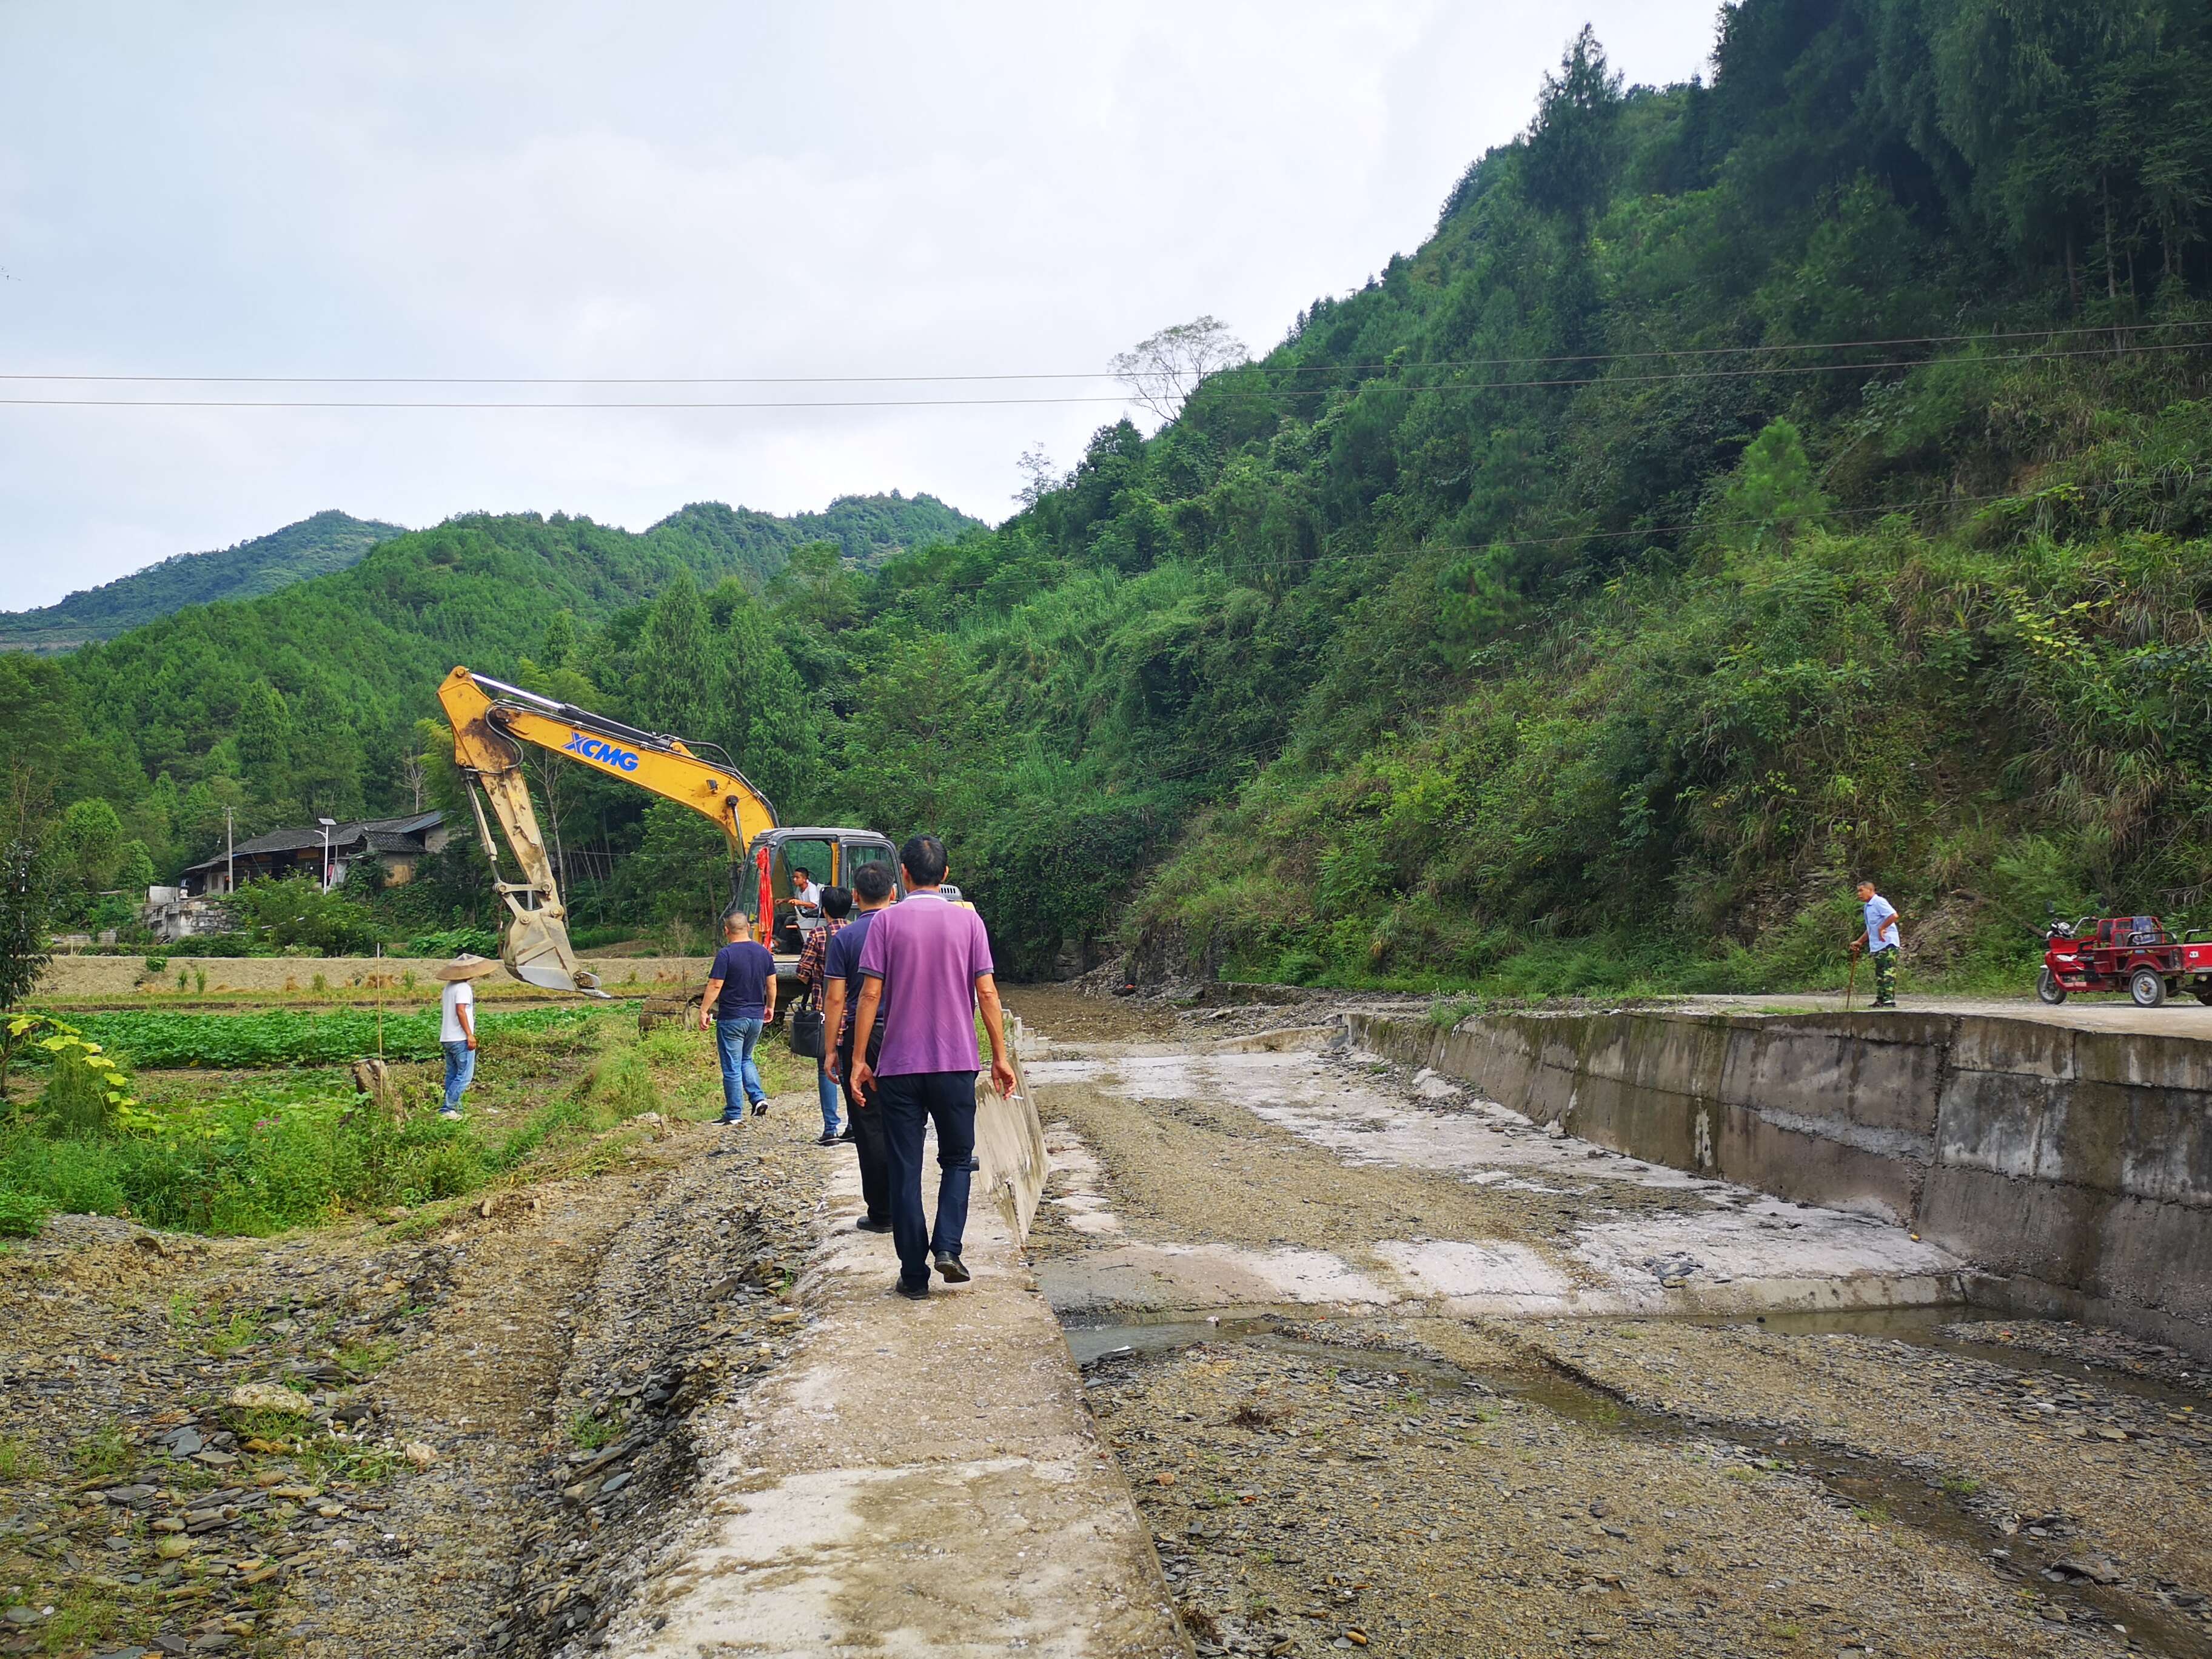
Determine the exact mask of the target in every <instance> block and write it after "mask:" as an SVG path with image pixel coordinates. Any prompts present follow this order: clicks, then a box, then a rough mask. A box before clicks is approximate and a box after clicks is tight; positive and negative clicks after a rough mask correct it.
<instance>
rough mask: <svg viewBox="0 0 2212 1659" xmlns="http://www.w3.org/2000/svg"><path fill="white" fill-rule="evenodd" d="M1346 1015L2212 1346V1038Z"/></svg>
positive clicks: (2011, 1298)
mask: <svg viewBox="0 0 2212 1659" xmlns="http://www.w3.org/2000/svg"><path fill="white" fill-rule="evenodd" d="M1351 1024H1352V1038H1353V1040H1354V1041H1355V1042H1357V1043H1358V1044H1359V1045H1360V1046H1361V1047H1363V1048H1369V1049H1371V1050H1373V1051H1374V1052H1376V1053H1378V1054H1383V1055H1385V1056H1387V1057H1389V1058H1390V1059H1393V1060H1400V1061H1402V1062H1404V1063H1406V1064H1408V1065H1413V1066H1430V1067H1432V1068H1434V1069H1435V1070H1436V1071H1437V1072H1438V1073H1443V1074H1444V1075H1446V1076H1448V1077H1452V1078H1455V1079H1460V1080H1461V1081H1463V1082H1465V1083H1467V1084H1468V1085H1472V1086H1473V1087H1474V1089H1475V1090H1476V1091H1478V1092H1479V1093H1480V1094H1482V1095H1484V1096H1485V1097H1488V1098H1490V1099H1492V1100H1495V1101H1497V1102H1498V1103H1500V1104H1502V1105H1504V1106H1509V1107H1510V1108H1512V1109H1514V1110H1516V1111H1517V1112H1522V1113H1524V1114H1526V1115H1528V1116H1529V1117H1531V1118H1533V1119H1534V1120H1536V1121H1539V1122H1543V1123H1558V1124H1559V1125H1560V1126H1561V1127H1563V1128H1565V1129H1566V1130H1568V1131H1569V1132H1570V1133H1574V1134H1577V1135H1579V1136H1581V1137H1583V1139H1587V1140H1591V1141H1595V1142H1596V1143H1597V1144H1599V1145H1600V1146H1609V1147H1613V1148H1614V1149H1616V1150H1618V1151H1620V1152H1626V1153H1628V1154H1629V1155H1630V1156H1632V1157H1635V1158H1645V1159H1648V1160H1650V1162H1652V1163H1655V1164H1669V1165H1671V1166H1673V1167H1674V1168H1676V1169H1681V1170H1697V1171H1701V1172H1704V1173H1706V1174H1710V1175H1714V1176H1725V1177H1727V1178H1728V1179H1729V1180H1732V1181H1739V1182H1743V1183H1745V1184H1746V1185H1748V1186H1752V1187H1756V1188H1759V1189H1761V1190H1762V1191H1765V1192H1768V1193H1771V1194H1776V1195H1777V1196H1778V1197H1783V1198H1790V1199H1796V1200H1801V1201H1802V1202H1805V1203H1809V1204H1822V1205H1828V1206H1835V1207H1839V1208H1844V1209H1849V1210H1857V1211H1861V1212H1870V1213H1875V1214H1879V1215H1882V1216H1885V1217H1887V1218H1891V1219H1893V1220H1896V1221H1899V1222H1902V1223H1905V1224H1907V1225H1911V1227H1912V1228H1913V1229H1914V1230H1915V1231H1917V1232H1919V1233H1920V1234H1922V1235H1923V1237H1926V1238H1928V1239H1929V1240H1930V1241H1932V1242H1934V1243H1938V1244H1941V1245H1943V1246H1944V1247H1946V1248H1947V1249H1952V1250H1954V1251H1956V1252H1958V1253H1959V1254H1960V1255H1964V1256H1966V1258H1967V1259H1969V1260H1970V1261H1973V1262H1975V1263H1976V1264H1977V1265H1978V1267H1980V1268H1981V1270H1982V1275H1983V1276H1982V1277H1981V1278H1980V1279H1978V1280H1977V1295H1978V1297H1985V1298H1987V1299H1988V1300H1990V1302H1992V1303H1995V1304H1998V1305H2002V1306H2004V1307H2007V1308H2009V1309H2013V1310H2016V1311H2020V1312H2022V1313H2035V1314H2043V1315H2049V1316H2057V1317H2064V1318H2085V1319H2093V1320H2097V1321H2100V1322H2106V1323H2110V1324H2113V1325H2117V1326H2119V1327H2120V1328H2124V1329H2126V1330H2129V1331H2132V1332H2134V1333H2136V1334H2139V1335H2143V1336H2148V1337H2150V1338H2153V1339H2154V1340H2160V1341H2166V1342H2172V1343H2174V1344H2176V1345H2177V1346H2182V1347H2185V1348H2188V1349H2190V1350H2191V1351H2192V1352H2197V1353H2201V1354H2206V1355H2212V1042H2202V1041H2199V1040H2197V1039H2194V1038H2190V1037H2175V1036H2143V1035H2140V1034H2132V1033H2123V1032H2107V1031H2087V1030H2071V1029H2069V1028H2067V1027H2065V1026H2063V1025H2053V1024H2041V1023H2038V1022H2034V1021H2030V1020H2024V1019H2008V1018H2002V1017H1997V1016H1990V1015H1983V1014H1916V1013H1882V1014H1871V1013H1868V1014H1802V1015H1784V1016H1774V1015H1756V1014H1697V1013H1676V1012H1636V1013H1612V1014H1504V1015H1495V1016H1490V1017H1486V1018H1477V1019H1472V1020H1468V1021H1466V1022H1464V1023H1462V1024H1461V1025H1459V1026H1458V1027H1457V1028H1455V1029H1453V1030H1443V1029H1442V1028H1440V1027H1438V1026H1437V1025H1436V1024H1433V1023H1432V1022H1429V1021H1425V1020H1419V1019H1409V1018H1401V1017H1393V1016H1388V1015H1382V1014H1372V1013H1355V1014H1353V1015H1352V1016H1351Z"/></svg>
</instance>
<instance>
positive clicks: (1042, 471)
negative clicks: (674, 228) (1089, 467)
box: [1014, 443, 1063, 507]
mask: <svg viewBox="0 0 2212 1659" xmlns="http://www.w3.org/2000/svg"><path fill="white" fill-rule="evenodd" d="M1014 469H1015V471H1018V472H1019V473H1020V474H1021V475H1022V487H1021V488H1020V489H1017V490H1016V491H1015V492H1014V499H1015V500H1016V501H1019V502H1020V503H1021V504H1022V505H1023V507H1035V506H1036V504H1037V503H1038V502H1039V501H1042V500H1043V499H1044V498H1045V497H1046V496H1047V495H1050V494H1051V493H1052V492H1053V491H1054V490H1055V489H1059V488H1060V484H1061V483H1062V482H1063V480H1062V479H1061V477H1060V469H1059V467H1057V466H1056V465H1054V464H1053V459H1052V457H1051V456H1050V455H1048V454H1047V453H1045V447H1044V446H1043V445H1042V444H1041V443H1036V444H1031V445H1030V447H1028V448H1027V449H1024V451H1022V453H1021V457H1020V459H1018V460H1016V461H1015V463H1014Z"/></svg>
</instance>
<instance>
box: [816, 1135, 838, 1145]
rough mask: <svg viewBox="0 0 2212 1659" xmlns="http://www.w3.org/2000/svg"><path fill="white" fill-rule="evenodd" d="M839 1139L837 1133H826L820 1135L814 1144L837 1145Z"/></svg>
mask: <svg viewBox="0 0 2212 1659" xmlns="http://www.w3.org/2000/svg"><path fill="white" fill-rule="evenodd" d="M837 1139H838V1138H837V1137H836V1135H833V1134H824V1135H822V1136H820V1137H818V1138H817V1139H816V1140H815V1143H814V1144H815V1145H816V1146H836V1144H837Z"/></svg>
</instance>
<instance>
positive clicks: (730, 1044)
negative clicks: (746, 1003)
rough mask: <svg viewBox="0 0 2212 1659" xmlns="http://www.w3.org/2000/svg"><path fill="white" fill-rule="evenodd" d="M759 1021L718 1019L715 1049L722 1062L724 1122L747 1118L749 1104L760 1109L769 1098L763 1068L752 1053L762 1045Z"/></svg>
mask: <svg viewBox="0 0 2212 1659" xmlns="http://www.w3.org/2000/svg"><path fill="white" fill-rule="evenodd" d="M761 1025H762V1022H761V1021H759V1020H757V1019H718V1020H716V1021H715V1022H714V1048H715V1051H716V1053H718V1054H720V1056H721V1060H722V1121H723V1122H725V1123H727V1122H729V1121H731V1120H732V1119H734V1118H740V1117H743V1116H744V1115H745V1107H746V1105H747V1104H748V1103H750V1104H752V1105H756V1106H757V1105H758V1104H760V1103H761V1102H763V1101H764V1100H766V1099H767V1098H768V1091H767V1090H766V1089H763V1087H762V1086H761V1076H760V1067H759V1066H756V1065H754V1064H753V1049H754V1048H756V1047H757V1046H758V1044H759V1042H760V1034H761Z"/></svg>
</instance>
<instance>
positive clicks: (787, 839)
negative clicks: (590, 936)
mask: <svg viewBox="0 0 2212 1659" xmlns="http://www.w3.org/2000/svg"><path fill="white" fill-rule="evenodd" d="M438 701H439V702H441V703H442V704H443V705H444V706H445V710H446V718H447V720H448V721H449V722H451V724H452V726H453V760H454V762H455V763H456V764H457V765H459V767H460V769H461V771H462V773H463V775H465V776H466V777H467V778H468V779H469V781H470V782H471V786H472V787H471V789H470V791H469V804H470V805H471V806H472V807H474V808H475V809H476V815H477V831H478V833H479V834H480V835H481V836H483V848H484V854H485V856H486V857H487V858H488V859H489V860H491V862H492V866H493V879H494V882H495V884H496V886H497V888H498V890H499V895H500V897H501V899H503V900H504V901H505V902H506V904H507V911H508V920H507V932H506V935H505V938H504V940H503V942H502V944H501V950H500V955H501V958H502V959H503V960H504V961H505V962H506V963H507V970H508V971H509V972H510V973H512V974H513V975H514V976H515V977H516V978H517V979H519V980H522V981H525V982H526V983H528V984H532V985H542V986H544V987H547V988H548V989H550V990H556V991H585V992H592V993H597V992H599V980H598V978H597V977H596V976H595V975H592V974H590V973H587V972H586V971H585V969H584V967H583V964H582V963H580V962H579V961H578V960H577V959H576V952H575V950H574V947H573V946H572V945H570V944H569V942H568V906H567V905H566V904H565V903H563V902H562V897H561V887H560V883H559V881H558V879H557V878H556V874H555V872H554V868H553V860H552V857H551V855H550V854H549V853H548V852H547V851H546V848H545V838H544V836H543V835H542V834H541V833H540V832H539V829H538V813H537V810H536V809H535V808H534V807H533V806H532V805H531V800H530V791H529V788H528V787H527V786H526V784H525V782H524V781H523V775H522V753H523V750H522V745H523V744H532V745H534V746H536V747H537V748H539V749H542V750H546V751H547V752H548V753H550V754H554V755H558V756H559V757H561V758H562V759H563V760H568V761H573V762H574V763H576V764H578V765H580V766H587V767H590V768H591V769H592V770H594V771H598V772H603V773H605V774H606V775H608V776H610V777H614V778H619V779H621V780H622V781H623V782H625V783H634V784H635V785H636V786H637V787H639V788H641V789H647V790H650V791H652V792H653V793H654V794H656V795H659V796H662V797H664V798H665V799H669V800H672V801H675V802H677V803H678V804H679V805H684V806H688V807H690V809H691V810H692V811H695V812H697V813H699V814H700V815H701V816H702V817H708V818H711V819H713V820H714V823H716V824H717V825H718V826H720V829H721V831H722V834H723V836H724V837H725V838H726V840H727V841H728V842H729V847H730V858H731V862H732V889H733V890H732V900H733V902H735V903H736V904H737V905H738V907H739V908H742V909H743V910H744V912H745V914H746V915H747V916H748V917H749V919H750V921H751V924H752V927H753V929H754V932H755V934H756V936H757V938H758V939H760V941H761V943H762V944H763V945H767V946H768V947H769V949H770V950H772V951H775V954H776V965H777V968H778V969H779V971H780V974H781V975H783V976H789V975H791V974H792V972H793V969H795V968H796V967H797V965H798V959H799V951H800V949H801V948H802V947H803V945H804V944H805V935H806V933H809V932H811V931H812V929H813V928H814V927H818V926H819V925H820V922H821V919H820V917H819V916H818V915H814V914H813V913H811V911H809V910H808V909H807V908H806V907H805V906H804V905H803V904H801V903H800V902H799V901H798V899H797V897H796V896H795V889H794V886H793V872H796V871H799V870H802V869H803V870H805V871H806V872H808V873H809V874H810V875H811V876H812V877H813V878H815V879H816V880H817V882H819V883H820V884H822V885H823V886H830V885H834V884H845V885H850V884H851V881H852V876H853V873H854V872H855V871H857V870H858V869H859V867H860V866H861V865H863V864H872V863H881V864H884V865H887V866H890V871H891V874H892V878H893V881H894V883H895V884H896V883H897V878H898V860H897V856H896V853H895V851H894V850H893V848H892V847H891V843H890V840H889V839H888V838H887V837H885V836H880V835H878V834H876V833H875V832H874V831H873V830H869V829H841V828H823V827H819V826H810V827H806V828H793V829H787V828H784V827H782V826H781V825H779V824H778V823H777V822H776V817H775V806H774V805H771V804H770V802H769V799H768V797H767V796H766V795H763V793H761V792H760V791H759V790H758V789H757V788H755V787H753V786H752V785H751V784H750V782H748V781H746V779H745V776H744V774H743V773H742V772H740V771H738V769H737V768H736V766H735V765H733V764H732V763H731V761H730V759H729V757H727V756H726V755H724V754H723V753H722V752H721V751H720V749H718V748H716V747H715V746H714V744H703V743H696V744H687V743H686V742H684V739H682V738H676V737H671V736H668V735H666V734H665V733H661V732H646V731H641V730H640V729H639V728H638V727H636V726H628V725H625V724H623V722H622V721H620V720H610V719H608V718H607V717H606V716H605V715H604V714H593V713H592V711H591V710H589V709H587V708H577V707H576V706H575V705H574V703H566V702H556V701H554V700H553V699H552V698H550V697H541V696H538V695H537V694H536V693H535V692H532V691H526V690H523V689H522V688H521V687H520V686H517V685H509V684H506V683H505V682H504V681H501V680H495V679H492V678H489V677H488V676H486V675H483V674H477V673H472V672H471V671H470V670H468V669H466V668H456V669H454V670H453V672H452V673H450V674H448V675H447V676H446V678H445V681H444V683H443V684H441V685H440V686H439V688H438ZM701 750H709V751H711V753H702V752H700V751H701ZM486 803H489V805H490V807H491V813H492V817H495V818H497V819H498V820H499V826H500V828H501V829H502V830H504V831H505V832H506V839H507V846H508V847H509V848H511V849H512V850H513V854H514V858H515V862H516V863H517V864H518V865H519V866H520V868H521V872H522V879H521V880H520V881H508V880H507V879H505V878H503V877H502V876H501V875H500V873H499V870H498V846H499V843H498V842H496V841H495V839H494V838H493V836H492V833H491V825H490V824H489V823H487V822H486V820H485V817H484V806H485V805H486ZM740 849H743V851H744V854H746V859H747V862H746V864H745V865H740V864H738V854H739V851H740ZM748 866H749V872H750V878H748V879H742V880H741V879H738V875H739V872H741V871H745V870H747V869H748Z"/></svg>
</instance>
